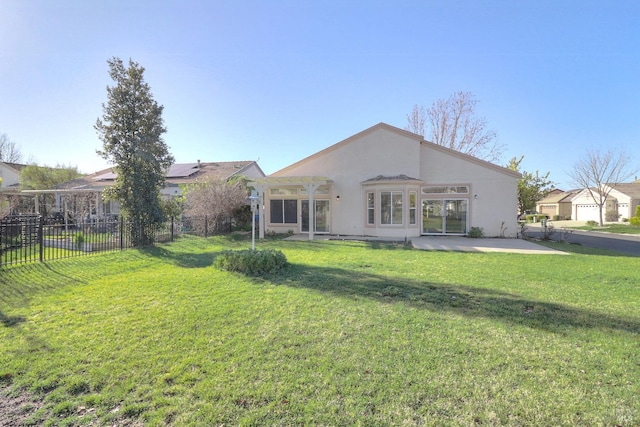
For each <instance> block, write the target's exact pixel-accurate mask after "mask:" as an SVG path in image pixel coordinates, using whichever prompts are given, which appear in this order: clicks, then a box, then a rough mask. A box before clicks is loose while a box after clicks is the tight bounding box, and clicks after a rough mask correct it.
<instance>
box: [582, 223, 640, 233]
mask: <svg viewBox="0 0 640 427" xmlns="http://www.w3.org/2000/svg"><path fill="white" fill-rule="evenodd" d="M570 228H572V229H575V230H585V231H602V232H606V233H617V234H640V227H634V226H632V225H630V224H628V223H622V224H620V223H605V224H604V226H603V227H600V226H599V225H595V226H593V225H583V226H580V227H570Z"/></svg>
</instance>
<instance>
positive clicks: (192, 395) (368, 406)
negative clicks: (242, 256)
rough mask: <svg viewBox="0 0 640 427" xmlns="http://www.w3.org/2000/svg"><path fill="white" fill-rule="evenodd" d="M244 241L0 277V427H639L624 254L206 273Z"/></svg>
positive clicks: (329, 256) (347, 260)
mask: <svg viewBox="0 0 640 427" xmlns="http://www.w3.org/2000/svg"><path fill="white" fill-rule="evenodd" d="M250 245H251V243H250V241H247V240H246V239H243V238H238V237H237V236H229V237H216V238H209V239H206V240H205V239H201V238H195V237H187V238H181V239H179V240H178V241H176V242H173V243H170V244H165V245H162V246H159V247H156V248H151V249H148V250H142V251H137V250H127V251H123V252H116V253H109V254H99V255H91V256H87V257H81V258H73V259H65V260H59V261H53V262H49V263H47V264H46V265H45V264H31V265H24V266H19V267H13V268H8V269H3V270H1V271H0V273H1V277H0V342H1V343H2V345H1V346H0V395H1V396H2V397H1V399H2V402H3V403H2V404H1V405H5V408H6V407H10V406H11V405H13V409H12V411H11V415H7V414H5V415H4V417H5V419H4V420H3V419H2V418H1V417H2V416H3V415H0V425H3V424H2V423H3V422H5V421H6V418H7V417H9V416H12V417H14V418H13V419H14V420H22V421H24V423H25V424H27V425H42V424H44V425H60V426H64V425H89V424H91V423H93V425H114V424H115V425H134V426H135V425H150V426H162V425H176V426H190V425H192V426H214V425H247V426H249V425H252V426H253V425H256V426H257V425H332V426H333V425H366V426H371V425H373V426H375V425H380V426H387V425H399V426H402V425H406V426H413V425H438V426H440V425H454V426H455V425H460V426H468V425H549V426H561V425H566V426H576V425H585V426H587V425H588V426H592V425H607V426H609V425H611V426H613V425H620V426H633V425H638V424H640V401H639V399H638V396H640V269H639V268H638V266H639V265H640V259H639V258H637V257H628V256H622V255H621V256H615V255H616V254H613V253H610V252H603V251H598V252H595V251H591V250H589V249H586V248H581V247H579V246H575V245H568V244H564V245H563V244H554V247H556V248H562V249H565V250H570V251H572V252H573V253H572V254H571V255H570V256H557V255H522V254H504V253H502V254H501V253H490V254H488V253H455V252H424V251H418V250H413V249H408V248H405V247H404V246H402V245H392V244H383V243H366V242H341V241H315V242H299V241H298V242H290V241H283V240H280V239H270V240H268V241H266V242H260V243H258V244H257V248H258V249H264V248H270V249H278V250H281V251H282V252H284V253H285V254H286V256H287V258H288V260H289V262H290V267H289V269H288V270H287V271H286V272H284V273H280V274H278V275H273V276H269V277H247V276H243V275H241V274H236V273H228V272H224V271H219V270H217V269H216V268H215V267H213V265H212V264H213V260H214V258H215V256H216V253H219V252H220V251H222V250H224V249H241V248H243V249H244V248H247V247H250ZM16 402H17V403H16ZM2 409H3V407H2V406H0V414H2V412H3V411H2ZM7 425H10V424H7Z"/></svg>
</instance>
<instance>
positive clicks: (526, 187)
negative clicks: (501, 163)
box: [507, 156, 554, 213]
mask: <svg viewBox="0 0 640 427" xmlns="http://www.w3.org/2000/svg"><path fill="white" fill-rule="evenodd" d="M522 159H524V156H521V157H520V158H519V159H517V158H515V157H514V158H512V159H511V160H509V163H508V164H507V168H509V169H511V170H513V171H516V172H520V175H521V178H520V179H519V180H518V210H519V213H524V212H526V211H532V210H534V209H535V207H536V203H538V202H539V201H540V200H542V199H544V198H545V197H547V195H548V194H549V192H550V191H551V189H552V188H553V185H554V183H553V181H551V180H550V179H549V172H547V173H545V174H541V173H539V172H538V171H535V172H527V171H521V170H520V163H522Z"/></svg>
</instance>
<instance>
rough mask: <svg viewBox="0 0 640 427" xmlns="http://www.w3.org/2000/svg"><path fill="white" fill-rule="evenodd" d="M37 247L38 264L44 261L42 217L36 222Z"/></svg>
mask: <svg viewBox="0 0 640 427" xmlns="http://www.w3.org/2000/svg"><path fill="white" fill-rule="evenodd" d="M38 245H39V246H40V262H43V261H44V216H42V215H40V217H39V220H38Z"/></svg>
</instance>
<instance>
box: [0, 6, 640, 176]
mask: <svg viewBox="0 0 640 427" xmlns="http://www.w3.org/2000/svg"><path fill="white" fill-rule="evenodd" d="M639 46H640V3H638V2H637V1H614V2H604V1H599V2H590V1H588V0H586V1H581V2H575V1H565V2H562V1H557V0H554V1H546V0H536V1H526V0H523V1H488V0H487V1H483V0H469V1H462V0H459V1H456V0H449V1H445V0H442V1H429V0H426V1H417V0H416V1H407V0H396V1H376V0H369V1H348V0H345V1H322V0H318V1H307V0H272V1H266V0H265V1H246V0H234V1H232V0H229V1H215V0H208V1H206V0H205V1H194V0H181V1H150V0H136V1H131V0H127V1H121V0H109V1H102V2H97V1H86V0H57V1H50V0H29V1H24V0H0V133H6V134H7V135H8V136H9V138H10V139H11V140H12V141H14V142H16V143H17V145H18V146H19V147H20V149H21V151H22V153H23V154H24V155H25V157H27V158H29V157H30V158H31V159H32V160H34V161H36V162H37V163H39V164H46V165H49V166H54V165H56V164H65V165H71V166H77V167H78V168H79V170H80V171H82V172H86V173H90V172H93V171H96V170H98V169H101V168H104V167H107V166H108V164H107V163H106V161H104V160H103V159H101V158H100V157H99V156H98V155H97V154H96V153H95V151H96V149H99V148H101V142H100V141H99V139H98V137H97V134H96V132H95V130H94V129H93V124H94V123H95V121H96V119H97V118H98V117H100V116H101V114H102V109H101V104H102V103H103V102H105V101H106V90H105V89H106V86H107V85H110V84H111V83H112V82H111V80H110V79H109V76H108V67H107V63H106V60H107V59H108V58H110V57H113V56H118V57H120V58H122V59H123V60H125V61H126V60H128V59H129V58H132V59H133V60H134V61H137V62H139V63H140V64H141V65H142V66H144V67H145V68H146V72H145V77H146V80H147V82H148V83H149V85H150V86H151V90H152V92H153V94H154V96H155V99H156V100H157V101H158V102H159V103H160V104H162V105H164V107H165V110H164V120H165V124H166V126H167V128H168V132H167V133H166V134H165V140H166V142H167V144H168V145H169V146H170V148H171V151H172V153H173V155H174V156H175V158H176V160H177V161H178V162H193V161H196V160H198V159H200V160H202V161H217V160H258V162H259V164H260V165H261V166H262V168H263V169H264V171H265V172H266V173H272V172H275V171H276V170H278V169H281V168H283V167H285V166H287V165H288V164H290V163H293V162H294V161H297V160H299V159H301V158H303V157H306V156H308V155H310V154H313V153H315V152H316V151H319V150H321V149H323V148H325V147H327V146H329V145H332V144H334V143H336V142H338V141H341V140H342V139H345V138H347V137H349V136H351V135H353V134H355V133H357V132H359V131H361V130H364V129H366V128H368V127H370V126H373V125H375V124H376V123H379V122H386V123H388V124H390V125H394V126H398V127H400V128H404V127H405V126H406V124H407V119H406V116H407V114H408V113H409V112H410V111H411V109H412V107H413V105H414V104H420V105H425V106H429V105H431V103H432V102H434V101H435V100H437V99H438V98H447V97H449V96H450V95H451V94H452V93H454V92H457V91H469V92H472V93H473V94H474V95H475V96H476V98H477V99H478V100H479V101H480V102H479V104H478V106H477V114H478V115H479V116H481V117H484V118H485V119H486V120H487V122H488V125H489V127H490V128H491V129H494V130H495V131H497V133H498V141H499V142H500V143H501V144H503V145H505V146H506V147H507V150H506V152H505V154H504V156H503V159H502V162H501V163H502V164H506V163H507V162H508V160H509V158H511V157H514V156H518V157H519V156H521V155H524V156H525V158H524V161H523V166H524V169H525V170H527V171H535V170H539V171H541V172H547V171H549V172H551V175H550V178H551V179H552V180H554V181H555V182H557V183H558V185H559V186H560V187H561V188H568V187H570V186H571V183H570V181H569V178H568V177H567V175H566V172H567V171H568V170H569V169H570V167H571V165H572V164H573V163H574V161H575V159H576V158H577V157H580V156H582V155H583V154H584V153H585V152H586V151H587V149H590V148H594V149H599V148H600V149H605V148H607V147H618V148H624V149H625V150H627V151H628V152H630V153H631V154H632V155H633V156H634V162H635V163H638V160H640V159H639V156H638V154H637V151H638V149H637V148H638V147H639V146H640V144H639V142H640V107H639V100H640V49H639V48H638V47H639ZM634 151H635V152H634Z"/></svg>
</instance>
